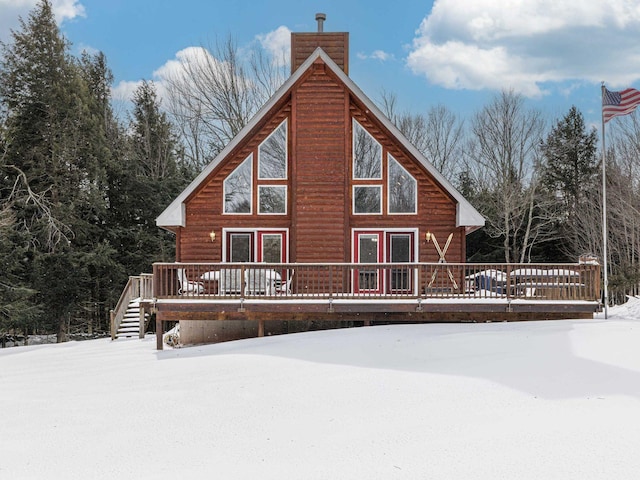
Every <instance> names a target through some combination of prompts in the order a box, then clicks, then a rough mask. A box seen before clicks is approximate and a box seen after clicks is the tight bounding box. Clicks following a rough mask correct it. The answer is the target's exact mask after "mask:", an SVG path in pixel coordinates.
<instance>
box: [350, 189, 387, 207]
mask: <svg viewBox="0 0 640 480" xmlns="http://www.w3.org/2000/svg"><path fill="white" fill-rule="evenodd" d="M381 197H382V187H378V186H375V187H353V213H382V208H381V204H382V198H381Z"/></svg>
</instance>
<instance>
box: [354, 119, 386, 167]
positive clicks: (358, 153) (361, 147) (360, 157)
mask: <svg viewBox="0 0 640 480" xmlns="http://www.w3.org/2000/svg"><path fill="white" fill-rule="evenodd" d="M353 178H357V179H365V180H367V179H381V178H382V146H381V145H380V144H379V143H378V142H377V141H376V140H375V139H374V138H373V137H372V136H371V134H370V133H369V132H367V131H366V130H365V129H364V128H363V127H362V125H360V124H359V123H358V122H357V121H356V120H355V119H354V120H353Z"/></svg>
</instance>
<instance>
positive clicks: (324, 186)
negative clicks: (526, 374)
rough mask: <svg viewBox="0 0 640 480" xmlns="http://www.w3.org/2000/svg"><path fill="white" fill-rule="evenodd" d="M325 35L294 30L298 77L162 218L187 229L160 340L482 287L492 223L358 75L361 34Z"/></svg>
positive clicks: (420, 310) (231, 332) (378, 316)
mask: <svg viewBox="0 0 640 480" xmlns="http://www.w3.org/2000/svg"><path fill="white" fill-rule="evenodd" d="M319 26H321V23H320V22H319ZM321 30H322V29H321V28H319V31H318V32H314V33H293V34H292V37H291V66H292V67H291V68H292V73H291V76H290V77H289V79H288V80H287V81H286V82H285V83H284V84H283V85H282V87H281V88H280V89H279V90H278V91H277V92H276V93H275V94H274V95H273V96H272V97H271V99H270V100H269V101H268V102H267V103H266V104H265V105H264V106H263V108H262V109H261V110H260V111H259V112H258V113H257V114H256V115H255V116H254V117H253V119H252V120H251V121H250V122H249V123H248V125H246V126H245V127H244V129H243V130H242V131H241V132H240V133H239V134H238V135H237V136H236V138H234V139H233V140H232V141H231V142H230V143H229V144H228V145H227V146H226V148H224V150H222V151H221V152H220V154H219V155H218V156H217V157H216V158H215V159H214V160H213V161H212V162H211V163H210V164H209V165H208V166H207V167H206V168H205V169H204V170H203V171H202V172H201V173H200V175H199V176H198V177H197V178H196V179H195V180H194V181H193V182H192V183H191V184H190V185H189V186H188V187H187V188H186V189H185V190H184V191H183V192H182V193H181V194H180V195H179V196H178V197H177V198H176V199H175V200H174V201H173V202H172V203H171V204H170V205H169V206H168V207H167V208H166V210H165V211H164V212H163V213H162V214H161V215H160V216H159V217H158V219H157V225H158V226H159V227H162V228H164V229H167V230H170V231H172V232H174V233H175V235H176V263H174V264H157V265H155V266H154V274H153V299H154V301H153V305H152V307H153V309H154V311H155V312H156V315H157V319H158V322H159V323H158V325H159V330H160V332H159V334H160V333H161V330H162V326H163V322H169V321H176V320H180V322H181V339H182V341H183V342H184V343H187V344H192V343H203V342H211V341H219V340H224V339H231V338H239V337H246V336H253V335H262V334H265V331H266V333H269V332H270V331H271V330H273V332H274V333H277V332H280V331H282V330H283V327H282V325H281V323H282V321H285V322H287V321H288V322H289V324H291V322H293V321H296V320H305V321H307V322H309V321H314V320H315V319H319V320H323V319H324V320H335V321H357V320H359V319H360V320H363V321H364V322H365V323H368V322H369V321H370V320H374V321H375V320H384V321H393V320H399V321H401V320H409V321H429V320H433V319H435V318H436V317H434V316H433V314H434V312H436V313H437V312H444V311H450V310H451V306H450V305H451V298H452V297H455V296H456V295H466V294H468V293H469V285H468V283H469V278H470V275H469V269H468V268H465V267H464V262H465V249H466V244H465V238H466V235H467V234H468V233H469V232H472V231H473V230H475V229H477V228H480V227H482V226H483V225H484V218H483V217H482V215H480V214H479V213H478V211H477V210H476V209H475V208H474V207H473V206H472V205H471V204H470V203H469V202H468V201H467V200H466V199H465V198H464V197H463V196H462V195H461V194H460V193H459V192H458V191H457V190H456V189H455V188H454V187H453V186H452V185H451V183H450V182H449V181H447V179H445V178H444V177H443V176H442V175H441V174H440V173H439V172H438V171H437V169H436V168H434V166H433V165H432V164H431V163H430V162H429V160H428V159H427V158H425V157H424V156H423V155H422V154H421V153H420V152H419V151H418V150H417V149H416V148H415V147H414V146H413V145H411V144H410V143H409V141H408V140H407V139H406V138H405V137H404V136H403V135H402V133H401V132H400V131H399V130H398V129H397V128H396V127H395V126H394V125H393V123H392V122H391V121H390V120H389V119H388V118H386V117H385V115H384V114H383V113H382V112H381V111H380V109H378V108H377V107H376V105H375V104H374V103H373V102H372V101H371V100H370V99H369V98H368V97H367V96H366V95H365V94H364V93H363V92H362V91H361V90H360V88H358V86H357V85H356V84H355V83H354V82H353V81H352V80H351V79H350V78H349V76H348V70H349V65H348V60H349V55H348V47H349V35H348V33H334V32H323V31H321ZM476 274H477V272H476ZM476 276H477V275H476ZM471 277H473V275H471ZM580 283H582V282H580ZM495 291H496V290H495V289H494V292H495ZM434 295H435V296H436V297H438V298H446V299H447V301H446V302H444V303H442V304H441V305H444V306H441V308H439V309H438V308H431V309H427V308H425V305H427V302H426V301H427V300H428V299H429V298H430V297H431V296H434ZM467 300H468V298H467ZM592 303H593V302H591V303H590V305H591V304H592ZM447 305H449V306H447ZM475 308H476V311H477V309H478V307H477V305H476V307H475ZM500 308H501V309H504V307H503V306H501V307H500ZM589 308H590V312H593V305H591V306H590V307H589ZM467 319H468V318H467ZM207 320H221V321H217V322H207ZM265 322H267V324H266V326H265ZM299 323H302V322H299ZM270 325H271V326H270ZM265 329H266V330H265ZM286 330H288V331H291V326H290V325H289V326H287V327H286V328H285V331H286ZM158 338H159V339H160V336H158ZM159 346H161V345H160V344H159Z"/></svg>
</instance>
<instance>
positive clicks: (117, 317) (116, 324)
mask: <svg viewBox="0 0 640 480" xmlns="http://www.w3.org/2000/svg"><path fill="white" fill-rule="evenodd" d="M141 278H142V277H141V276H131V277H129V280H128V281H127V285H126V286H125V287H124V290H123V291H122V294H121V295H120V299H119V300H118V303H117V304H116V306H115V308H114V309H113V310H111V312H110V317H111V322H110V323H111V340H115V339H116V334H117V333H118V329H119V328H120V324H121V323H122V320H123V319H124V314H125V313H126V312H127V307H128V306H129V303H130V302H131V300H133V299H134V298H138V297H140V293H141V292H140V290H141V288H140V285H141V283H142V282H141Z"/></svg>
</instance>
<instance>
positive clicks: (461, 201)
mask: <svg viewBox="0 0 640 480" xmlns="http://www.w3.org/2000/svg"><path fill="white" fill-rule="evenodd" d="M318 59H320V60H322V61H323V62H324V63H325V64H326V65H327V67H328V68H329V69H330V70H331V71H332V72H333V74H334V75H335V76H337V77H338V78H339V79H340V80H341V81H342V82H343V83H344V84H345V85H346V87H347V88H348V89H349V90H350V91H351V93H352V95H354V96H355V97H356V98H357V99H358V100H359V101H360V102H362V103H363V104H364V105H365V106H366V108H367V109H368V110H369V111H370V112H371V113H372V114H373V115H374V116H375V117H376V118H377V119H378V120H379V121H380V122H382V124H383V125H384V127H385V128H386V129H387V130H388V131H389V132H390V133H391V134H392V135H393V136H394V137H396V138H397V139H398V141H400V142H401V143H402V144H403V146H404V147H405V148H406V149H407V150H408V151H409V153H410V154H411V155H412V156H413V157H415V158H416V160H418V161H419V162H420V163H421V164H422V165H423V167H424V168H425V169H426V170H427V171H428V172H429V173H430V174H431V175H432V176H433V178H434V179H435V181H436V182H438V183H439V184H440V186H441V187H442V188H443V189H444V190H445V191H446V192H448V194H449V195H451V197H452V198H453V199H454V200H455V201H456V202H457V205H456V226H457V227H465V230H466V232H467V233H471V232H472V231H474V230H477V229H478V228H480V227H483V226H484V223H485V219H484V217H483V216H482V215H481V214H480V212H478V211H477V210H476V209H475V208H474V207H473V206H472V205H471V204H470V203H469V202H468V201H467V199H465V198H464V197H463V196H462V194H461V193H460V192H458V190H457V189H456V188H455V187H454V186H453V185H452V184H451V183H450V182H449V181H448V180H447V179H446V178H445V177H444V176H443V175H442V174H441V173H440V172H439V171H438V169H437V168H435V167H434V166H433V164H432V163H431V162H430V161H429V160H428V159H427V158H426V157H425V156H424V155H423V154H422V153H421V152H420V151H419V150H418V149H417V148H416V147H414V146H413V145H412V144H411V142H409V140H407V138H406V137H405V136H404V134H403V133H402V132H401V131H400V130H399V129H398V127H396V126H395V125H394V124H393V123H392V122H391V120H389V119H388V118H387V117H386V116H385V115H384V114H383V113H382V111H380V109H379V108H378V107H377V106H376V105H375V103H373V102H372V101H371V100H370V99H369V97H367V96H366V95H365V94H364V92H363V91H362V90H360V88H359V87H358V86H357V85H356V84H355V82H354V81H353V80H351V78H349V76H348V75H347V74H346V73H344V72H343V71H342V69H341V68H340V67H339V66H338V65H337V64H336V63H335V62H334V61H333V60H331V58H330V57H329V56H328V55H327V54H326V53H325V52H324V50H322V49H321V48H320V47H318V48H317V49H316V50H315V51H314V52H313V54H312V55H310V56H309V58H307V60H305V62H304V63H303V64H302V65H301V66H300V67H299V68H298V69H297V70H296V71H295V72H294V73H293V75H291V76H290V77H289V78H288V79H287V81H285V82H284V83H283V84H282V86H281V87H280V88H279V89H278V90H277V91H276V93H275V94H274V95H273V96H272V97H271V98H270V99H269V101H267V103H265V104H264V106H263V107H262V108H261V109H260V110H259V111H258V113H256V115H254V117H253V118H252V119H251V121H249V123H248V124H247V125H246V126H245V127H244V128H243V129H242V130H241V131H240V132H239V133H238V135H236V136H235V137H234V139H233V140H231V142H229V144H227V146H226V147H225V148H224V149H223V150H222V151H221V152H220V153H219V154H218V155H217V156H216V157H215V158H214V159H213V160H212V161H211V163H209V165H207V166H206V167H205V168H204V169H203V170H202V172H200V174H199V175H198V176H197V177H196V178H195V179H194V180H193V181H192V182H191V183H190V184H189V185H188V186H187V188H185V190H184V191H183V192H182V193H181V194H180V195H178V197H176V199H175V200H174V201H173V202H171V204H170V205H169V206H168V207H167V208H166V209H165V210H164V211H163V212H162V213H161V214H160V216H159V217H158V218H157V219H156V225H158V226H159V227H163V228H167V229H169V228H170V227H174V228H175V227H184V226H186V208H185V201H186V200H187V199H188V198H189V196H190V195H191V194H192V193H193V192H194V191H195V190H196V189H197V188H198V187H199V185H200V184H201V183H202V182H204V181H205V180H206V179H207V177H208V176H209V175H210V174H211V172H213V170H214V169H215V168H216V167H217V166H218V165H219V164H220V162H222V160H224V159H225V158H226V157H227V156H228V155H229V154H230V153H231V152H232V151H233V150H234V149H235V148H236V147H237V146H238V145H239V144H240V142H242V141H243V140H244V138H245V137H246V136H247V135H248V134H249V132H251V130H253V129H254V128H255V127H256V126H257V125H258V124H259V123H260V122H262V121H263V119H264V117H265V115H267V113H268V112H269V111H270V110H271V109H272V108H273V107H274V106H275V105H276V104H277V103H278V102H279V101H280V100H281V99H282V98H283V97H284V96H285V95H286V94H287V93H288V92H289V90H290V89H291V88H292V87H293V86H294V85H295V83H296V82H297V81H298V80H299V79H300V78H301V77H302V76H303V75H304V74H305V72H306V71H307V70H308V69H309V68H310V67H311V66H312V65H313V64H314V63H315V62H316V60H318Z"/></svg>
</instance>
